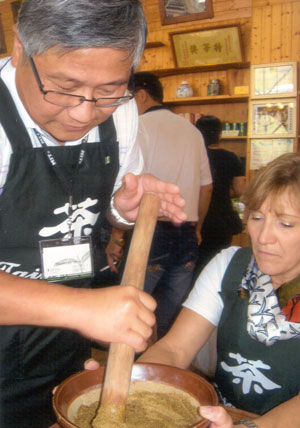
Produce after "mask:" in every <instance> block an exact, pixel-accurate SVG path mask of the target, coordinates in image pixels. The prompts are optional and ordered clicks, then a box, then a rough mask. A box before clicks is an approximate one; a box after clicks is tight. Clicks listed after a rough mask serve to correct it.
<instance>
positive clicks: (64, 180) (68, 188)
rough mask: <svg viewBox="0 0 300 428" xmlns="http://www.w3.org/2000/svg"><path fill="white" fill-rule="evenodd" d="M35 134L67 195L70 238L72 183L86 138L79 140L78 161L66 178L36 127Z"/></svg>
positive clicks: (82, 155) (82, 153)
mask: <svg viewBox="0 0 300 428" xmlns="http://www.w3.org/2000/svg"><path fill="white" fill-rule="evenodd" d="M34 132H35V135H36V136H37V138H38V140H39V142H40V144H41V146H42V148H43V150H44V153H45V155H46V156H47V159H48V160H49V163H50V165H51V166H52V168H53V171H54V172H55V174H56V176H57V178H58V180H59V181H60V184H61V186H62V187H63V189H64V191H65V192H66V194H67V195H68V197H69V208H68V222H67V224H68V228H69V232H68V238H69V239H71V237H72V232H71V226H72V205H73V190H74V183H75V179H76V176H77V174H78V170H79V167H80V166H81V165H82V163H83V159H84V157H85V153H86V145H87V140H86V139H85V138H84V139H83V140H82V141H81V149H80V152H79V157H78V161H77V165H76V169H75V171H74V174H72V178H71V179H70V178H68V177H67V176H66V173H65V171H64V170H63V169H62V168H61V166H60V165H58V164H57V162H56V160H55V158H54V156H53V153H52V152H51V150H50V147H48V146H47V145H46V143H45V141H44V139H43V137H42V136H41V134H40V133H39V131H37V130H36V129H34Z"/></svg>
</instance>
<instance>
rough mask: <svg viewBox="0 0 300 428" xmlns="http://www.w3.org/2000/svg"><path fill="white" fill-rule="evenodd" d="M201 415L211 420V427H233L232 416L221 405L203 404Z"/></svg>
mask: <svg viewBox="0 0 300 428" xmlns="http://www.w3.org/2000/svg"><path fill="white" fill-rule="evenodd" d="M199 413H200V415H201V416H202V417H203V418H205V419H208V420H209V421H211V424H210V425H209V427H210V428H233V422H232V419H231V416H230V415H229V414H228V413H227V412H226V410H225V409H224V408H223V407H220V406H201V407H200V411H199Z"/></svg>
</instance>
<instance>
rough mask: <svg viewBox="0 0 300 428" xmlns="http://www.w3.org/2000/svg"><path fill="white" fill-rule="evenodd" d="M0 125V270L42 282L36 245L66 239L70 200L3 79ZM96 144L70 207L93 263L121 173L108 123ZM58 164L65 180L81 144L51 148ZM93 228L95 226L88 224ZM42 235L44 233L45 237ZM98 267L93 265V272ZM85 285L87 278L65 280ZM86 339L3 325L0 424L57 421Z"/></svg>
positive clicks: (32, 425)
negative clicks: (4, 166)
mask: <svg viewBox="0 0 300 428" xmlns="http://www.w3.org/2000/svg"><path fill="white" fill-rule="evenodd" d="M0 121H1V123H2V125H3V127H4V129H5V132H6V134H7V136H8V138H9V140H10V143H11V146H12V149H13V154H12V157H11V162H10V166H9V171H8V176H7V180H6V183H5V186H4V188H3V192H2V194H1V196H0V269H1V270H3V271H6V272H8V273H11V274H14V275H17V276H20V277H25V278H33V279H39V278H41V261H40V254H39V244H38V242H39V240H41V239H53V238H62V237H63V236H65V235H66V233H65V232H66V231H65V224H66V220H67V212H66V211H67V210H66V209H65V207H66V204H67V203H68V195H66V193H65V192H64V190H63V187H62V186H61V183H60V182H59V180H58V178H57V176H56V174H55V173H54V171H53V169H52V167H51V165H50V163H49V160H48V158H47V157H46V155H45V153H44V151H43V149H42V148H33V147H32V144H31V141H30V138H29V136H28V133H27V131H26V129H25V128H24V125H23V124H22V121H21V118H20V117H19V115H18V113H17V111H16V109H15V106H14V103H13V101H12V99H11V96H10V94H9V92H8V91H7V88H6V86H5V85H4V83H3V82H2V80H1V79H0ZM99 128H100V129H99V132H100V136H101V143H89V144H87V148H86V153H85V157H84V161H83V164H82V165H81V167H80V168H79V169H78V171H77V174H78V175H77V178H76V181H75V184H74V191H73V206H74V205H77V211H76V219H75V220H74V223H75V222H77V223H76V224H77V227H78V230H80V233H81V235H83V236H84V235H91V236H92V239H93V244H94V259H95V260H98V257H97V252H98V245H97V241H99V236H100V228H101V224H102V222H103V220H104V215H105V212H106V210H107V207H108V205H109V201H110V196H111V193H112V191H113V186H114V182H115V179H116V176H117V173H118V170H119V151H118V143H117V141H116V131H115V127H114V124H113V119H112V117H110V118H109V119H108V120H107V121H106V122H104V123H103V124H101V125H100V127H99ZM51 151H52V153H53V154H54V157H55V160H56V161H57V163H58V164H59V165H61V166H63V169H64V171H65V172H66V173H67V174H69V175H70V176H71V175H72V173H73V170H74V165H75V164H76V162H77V161H78V155H79V147H78V146H58V147H52V148H51ZM93 223H94V224H93ZM45 235H46V236H45ZM97 268H98V269H99V266H95V269H96V270H97ZM67 285H72V286H75V287H87V286H90V284H89V283H88V281H87V280H80V281H75V282H69V283H67ZM89 353H90V346H89V343H88V341H87V340H85V339H84V338H82V337H80V336H79V335H78V334H77V333H75V332H73V331H68V330H61V329H52V328H35V327H24V326H11V327H0V427H1V428H45V427H48V426H49V425H51V424H52V423H54V422H55V418H54V415H53V412H52V408H51V391H52V388H53V387H54V386H55V385H57V384H58V383H59V382H61V381H62V380H63V379H64V378H66V377H67V376H69V375H70V374H72V373H74V372H75V371H78V370H80V369H82V367H83V362H84V360H85V359H86V358H88V357H89Z"/></svg>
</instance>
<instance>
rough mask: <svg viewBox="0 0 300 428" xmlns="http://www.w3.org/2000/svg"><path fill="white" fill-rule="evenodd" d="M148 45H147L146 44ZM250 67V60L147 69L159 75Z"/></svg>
mask: <svg viewBox="0 0 300 428" xmlns="http://www.w3.org/2000/svg"><path fill="white" fill-rule="evenodd" d="M146 47H147V45H146ZM243 68H250V62H238V63H236V62H234V63H229V64H217V65H201V66H196V67H181V68H165V69H160V70H147V71H149V72H150V73H153V74H155V75H156V76H157V77H166V76H174V75H177V74H189V73H199V72H203V71H204V72H205V71H220V70H229V69H243Z"/></svg>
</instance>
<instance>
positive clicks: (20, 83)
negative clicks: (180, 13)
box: [0, 0, 186, 428]
mask: <svg viewBox="0 0 300 428" xmlns="http://www.w3.org/2000/svg"><path fill="white" fill-rule="evenodd" d="M145 38H146V23H145V17H144V14H143V10H142V6H141V3H140V1H139V0H116V1H114V2H111V1H109V0H104V1H101V2H99V1H94V0H85V1H84V2H82V0H64V1H62V0H39V1H35V0H24V1H23V2H22V6H21V9H20V13H19V17H18V23H17V27H16V29H15V39H14V46H13V52H12V55H11V58H7V59H5V60H4V61H2V62H1V72H0V192H1V195H0V224H1V227H0V326H1V327H0V349H1V352H0V426H1V427H2V426H3V427H4V426H5V428H15V427H18V428H32V427H33V426H34V427H35V428H45V427H48V426H49V425H51V424H53V423H54V421H55V417H54V413H53V411H52V408H51V407H52V406H51V391H52V388H53V386H54V385H56V384H58V383H59V382H61V381H62V380H63V379H64V378H65V377H67V376H68V375H69V374H71V373H73V372H74V371H77V370H79V369H81V368H82V367H83V362H84V361H85V359H86V358H88V357H89V351H90V343H89V340H87V339H86V338H87V337H88V338H92V339H94V340H101V341H106V342H122V343H126V344H128V345H130V346H132V347H134V348H135V350H137V351H141V350H143V349H145V347H146V341H147V339H148V337H149V336H150V335H151V332H152V328H151V327H152V326H153V324H154V322H155V319H154V315H153V311H154V309H155V302H154V300H153V299H152V298H151V297H150V296H149V295H148V294H146V293H144V292H142V291H139V290H137V289H135V288H133V287H130V286H124V287H123V286H122V287H111V288H107V289H103V290H90V289H89V287H90V285H91V283H92V282H93V278H94V275H95V272H97V270H98V269H99V266H98V265H97V254H98V241H99V231H100V228H101V224H102V222H103V220H104V218H105V216H106V215H107V217H108V219H109V220H110V221H111V222H112V223H113V224H114V225H116V226H118V227H121V228H122V227H123V228H131V227H133V225H134V221H135V219H136V216H137V213H138V207H139V203H140V201H141V198H142V195H143V194H144V192H147V191H149V192H157V193H159V195H160V198H161V204H160V209H159V215H163V216H169V217H170V219H171V220H172V221H174V222H175V223H181V222H182V221H184V220H185V219H186V215H185V214H184V212H183V211H182V206H183V205H184V200H183V198H182V197H181V196H180V194H179V189H178V188H177V186H174V185H172V184H169V183H164V182H162V181H160V180H158V179H156V178H155V177H153V176H151V175H146V174H144V175H141V174H140V173H141V171H142V168H143V161H142V158H141V155H140V150H139V148H138V147H137V145H136V144H135V139H136V133H137V112H136V107H135V104H134V101H133V100H132V98H133V95H132V94H131V93H130V92H128V90H127V86H128V80H129V79H130V76H131V73H132V68H133V67H135V66H136V65H137V64H138V62H139V58H140V56H141V54H142V51H143V48H144V44H145ZM35 326H39V327H35ZM79 333H80V334H79Z"/></svg>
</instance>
